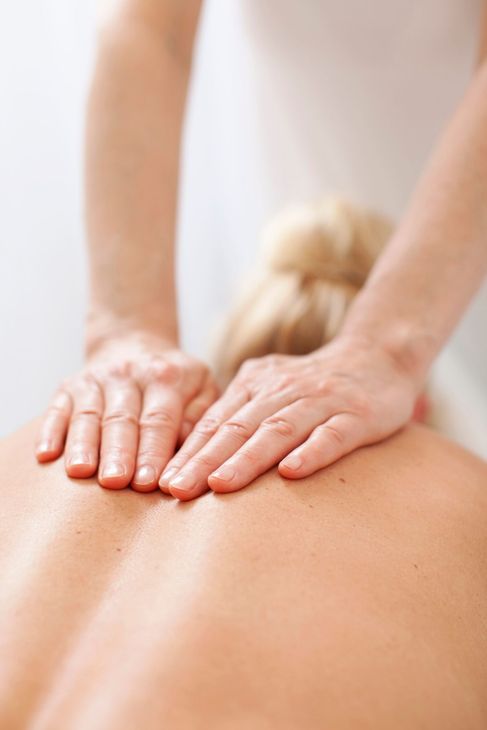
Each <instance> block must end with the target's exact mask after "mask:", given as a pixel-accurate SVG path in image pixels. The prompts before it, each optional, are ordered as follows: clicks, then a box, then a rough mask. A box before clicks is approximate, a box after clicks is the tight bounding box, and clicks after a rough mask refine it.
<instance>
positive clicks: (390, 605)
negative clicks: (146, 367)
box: [0, 423, 487, 730]
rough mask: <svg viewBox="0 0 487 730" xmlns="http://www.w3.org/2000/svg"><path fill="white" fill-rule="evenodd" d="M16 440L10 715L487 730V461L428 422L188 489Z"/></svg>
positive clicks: (1, 456)
mask: <svg viewBox="0 0 487 730" xmlns="http://www.w3.org/2000/svg"><path fill="white" fill-rule="evenodd" d="M37 428H38V424H37V423H34V424H30V425H29V426H27V427H26V428H24V429H22V431H20V432H18V433H17V434H15V435H14V436H12V437H10V438H9V439H6V440H5V441H4V442H3V443H1V444H0V465H1V466H0V475H1V478H0V492H1V494H3V497H4V498H2V499H0V571H1V576H2V601H1V603H0V636H1V637H2V640H1V641H2V650H1V654H2V661H1V665H0V675H1V676H0V725H1V726H2V727H5V728H9V730H23V729H24V728H26V727H29V728H32V730H58V729H59V730H64V729H65V728H70V730H84V729H85V728H90V730H102V729H103V730H133V728H139V727H143V728H146V729H147V730H152V729H153V730H156V729H157V730H159V728H161V727H170V728H172V729H173V730H200V729H201V730H203V729H205V730H206V728H209V727H211V728H216V730H219V729H220V728H221V729H222V730H223V729H225V728H229V727H232V728H238V730H247V729H248V730H255V728H263V729H266V730H267V728H283V730H295V728H298V727H299V728H300V729H302V730H322V728H333V730H390V728H395V729H397V730H418V728H428V730H484V728H485V727H486V726H487V632H486V631H485V620H486V616H487V581H486V580H485V575H486V573H487V533H486V530H485V525H486V524H487V489H486V486H487V465H486V464H485V462H481V461H480V460H479V459H477V458H475V457H474V456H472V455H470V454H468V453H467V452H465V451H464V450H463V449H461V448H460V447H458V446H455V445H454V444H451V443H449V442H447V441H445V440H444V439H443V438H441V437H440V436H438V435H436V434H432V433H430V432H428V431H427V430H426V429H424V428H422V427H418V426H411V427H408V428H407V429H405V430H403V431H402V432H401V433H399V434H398V435H396V436H394V437H393V438H391V439H388V440H387V441H385V442H383V443H382V444H378V445H374V446H371V447H368V448H365V449H361V450H358V451H356V452H355V453H353V454H351V455H349V456H347V457H346V458H344V459H343V460H341V461H340V462H338V463H337V464H335V465H333V466H331V467H329V468H328V469H326V470H322V471H318V472H316V473H315V474H314V475H313V476H310V477H306V478H304V479H302V480H299V481H291V480H286V479H284V478H283V477H282V476H281V475H280V474H279V472H278V471H277V470H276V469H273V470H272V471H270V472H268V473H267V474H265V475H263V476H261V477H259V478H258V479H257V480H255V481H254V482H252V484H251V485H250V486H249V487H248V489H246V490H244V491H242V492H237V493H233V494H228V495H216V494H212V493H209V494H206V495H205V496H203V497H202V498H201V499H199V500H195V501H193V502H188V503H179V502H177V501H176V500H173V499H171V498H170V497H167V496H165V495H161V494H160V493H153V494H149V495H141V494H136V493H135V492H133V491H132V490H130V489H127V490H122V491H120V492H109V491H107V490H101V489H98V488H97V486H96V481H95V480H94V479H93V478H91V479H88V480H71V481H70V480H68V479H67V477H66V475H65V471H64V467H63V464H62V462H61V461H57V462H52V463H49V464H46V465H44V466H43V467H42V468H39V467H38V466H37V465H36V464H35V461H34V459H32V457H31V453H32V445H33V440H34V434H35V431H36V429H37Z"/></svg>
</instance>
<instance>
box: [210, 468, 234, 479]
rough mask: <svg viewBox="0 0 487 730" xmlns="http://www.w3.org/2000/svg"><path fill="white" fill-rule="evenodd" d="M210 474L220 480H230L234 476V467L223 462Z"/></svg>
mask: <svg viewBox="0 0 487 730" xmlns="http://www.w3.org/2000/svg"><path fill="white" fill-rule="evenodd" d="M210 476H212V477H216V478H217V479H221V480H222V482H231V481H232V479H233V477H234V476H235V469H233V468H232V467H231V466H227V465H226V464H223V466H220V468H219V469H217V470H216V471H214V472H213V473H212V474H211V475H210Z"/></svg>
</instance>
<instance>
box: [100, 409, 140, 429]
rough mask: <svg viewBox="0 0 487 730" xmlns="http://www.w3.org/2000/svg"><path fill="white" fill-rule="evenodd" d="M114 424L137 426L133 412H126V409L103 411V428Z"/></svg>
mask: <svg viewBox="0 0 487 730" xmlns="http://www.w3.org/2000/svg"><path fill="white" fill-rule="evenodd" d="M114 424H121V425H127V424H128V425H131V426H138V425H139V422H138V419H137V418H136V417H135V416H134V415H133V413H128V412H126V411H112V412H111V413H105V414H104V416H103V423H102V425H103V428H105V427H106V426H112V425H114Z"/></svg>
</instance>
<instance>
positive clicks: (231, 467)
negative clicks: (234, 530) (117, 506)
mask: <svg viewBox="0 0 487 730" xmlns="http://www.w3.org/2000/svg"><path fill="white" fill-rule="evenodd" d="M486 38H487V18H486V22H485V24H484V28H483V29H482V41H481V44H480V47H481V51H480V60H479V65H478V68H477V70H476V72H475V75H474V77H473V79H472V81H471V83H470V85H469V88H468V90H467V92H466V94H465V97H464V99H463V100H462V102H461V104H460V105H459V108H458V110H457V112H456V113H455V115H454V116H453V118H452V120H451V122H450V124H449V125H448V126H447V129H446V130H445V132H444V135H443V136H442V138H441V139H440V141H439V143H438V145H437V147H436V149H435V151H434V153H433V156H432V159H431V161H430V162H429V164H428V165H427V167H426V171H425V173H424V175H423V177H422V179H421V180H420V182H419V184H418V188H417V190H416V192H415V194H414V196H413V199H412V202H411V205H410V208H409V210H408V211H407V213H406V215H405V217H404V220H403V221H402V223H401V225H400V227H399V229H398V231H397V233H396V234H395V236H394V237H393V239H392V240H391V241H390V243H389V245H388V247H387V249H386V251H385V252H384V254H383V256H382V257H381V259H380V260H379V262H378V264H377V265H376V267H375V269H374V271H373V272H372V274H371V276H370V278H369V281H368V283H367V284H366V286H365V288H364V290H363V292H362V293H360V294H359V295H358V296H357V298H356V300H355V301H354V303H353V304H352V306H351V308H350V311H349V313H348V316H347V319H346V321H345V324H344V327H343V329H342V331H341V333H340V335H339V336H338V337H337V338H336V339H335V340H334V341H333V342H332V343H331V344H328V345H326V346H325V347H323V348H320V349H318V350H316V351H315V352H314V353H312V354H311V355H306V356H299V357H296V356H292V357H289V356H285V355H279V356H276V355H271V356H268V357H261V358H257V359H255V360H248V361H247V362H246V363H244V365H243V367H242V368H241V369H240V371H239V372H238V373H237V375H236V376H235V378H234V380H233V381H232V382H231V383H230V385H229V387H228V388H227V391H226V393H225V394H224V395H223V397H222V398H220V400H219V401H217V402H216V403H215V404H214V405H213V406H211V407H210V408H209V409H208V411H207V413H206V414H205V415H204V416H203V418H202V419H201V420H200V422H199V423H198V424H196V427H195V429H194V431H193V433H192V434H191V435H190V437H189V438H188V439H187V441H186V442H185V443H184V444H183V446H182V448H181V449H180V451H179V452H178V453H177V454H176V455H175V456H174V457H173V458H172V460H171V461H170V462H169V464H168V467H167V469H166V471H165V472H163V474H162V477H161V480H160V484H161V485H163V486H164V487H169V489H170V491H171V493H172V494H174V496H177V497H179V498H180V499H192V498H194V497H195V496H198V495H199V494H201V493H202V492H204V491H205V490H206V489H207V488H208V485H209V486H210V487H211V489H213V490H214V491H216V492H230V491H235V490H237V489H240V488H241V487H243V486H245V485H246V484H248V483H249V482H250V481H251V480H252V479H255V478H256V477H257V476H258V475H259V474H262V473H263V472H265V471H266V470H267V469H269V468H270V467H272V466H273V465H275V464H276V463H278V464H279V470H280V472H281V473H282V474H283V476H285V477H288V478H303V477H305V476H308V475H309V474H312V473H314V472H315V471H317V470H318V469H321V468H323V467H325V466H328V465H329V464H331V463H333V462H334V461H336V460H337V459H339V458H341V457H342V456H344V455H345V454H347V453H349V452H351V451H353V450H354V449H357V448H359V447H360V446H364V445H366V444H371V443H374V442H377V441H380V440H381V439H384V438H386V437H387V436H390V435H391V434H392V433H394V432H395V431H397V430H398V429H400V428H402V427H403V426H404V425H405V424H406V423H407V422H408V420H409V419H410V418H411V415H412V413H413V409H414V404H415V401H416V398H417V397H418V395H419V393H420V391H421V388H422V385H423V381H424V378H425V375H426V373H427V371H428V369H429V367H430V365H431V363H432V361H433V359H434V357H435V356H436V354H437V353H438V352H439V350H440V349H441V347H442V346H443V345H444V343H445V342H446V340H447V338H448V336H449V334H450V333H451V331H452V330H453V328H454V326H455V324H456V323H457V322H458V320H459V318H460V316H461V315H462V313H463V311H464V310H465V308H466V306H467V304H468V302H469V301H470V300H471V298H472V296H473V294H474V292H475V291H476V289H477V287H478V286H479V284H480V282H481V281H482V278H483V277H484V276H485V273H486V271H487V205H486V201H487V42H486V41H485V39H486Z"/></svg>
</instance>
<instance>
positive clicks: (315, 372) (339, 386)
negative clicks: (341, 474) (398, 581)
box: [160, 337, 421, 500]
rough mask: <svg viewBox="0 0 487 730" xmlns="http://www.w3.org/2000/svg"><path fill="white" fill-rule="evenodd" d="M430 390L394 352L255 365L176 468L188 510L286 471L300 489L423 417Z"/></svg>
mask: <svg viewBox="0 0 487 730" xmlns="http://www.w3.org/2000/svg"><path fill="white" fill-rule="evenodd" d="M420 389H421V384H420V383H419V382H416V381H415V379H414V378H413V377H412V376H411V375H410V374H409V373H408V372H407V370H406V368H404V367H403V366H402V365H401V363H400V362H399V361H398V360H397V359H396V358H395V357H394V356H393V355H392V354H391V353H390V352H388V351H387V350H386V349H385V348H383V347H379V346H377V345H374V344H373V343H371V342H370V343H366V342H361V341H360V340H358V341H353V340H348V339H346V338H340V337H339V338H337V339H336V340H334V341H333V342H332V343H331V344H329V345H327V346H325V347H323V348H321V349H320V350H317V351H315V352H313V353H311V354H310V355H267V356H264V357H261V358H254V359H251V360H247V361H246V362H245V363H244V364H243V366H242V367H241V368H240V370H239V372H238V373H237V375H236V376H235V377H234V379H233V380H232V382H231V383H230V385H229V386H228V387H227V389H226V391H225V392H224V394H223V395H222V397H221V398H220V399H219V400H217V401H216V403H214V404H213V405H212V406H210V407H209V409H208V410H207V412H206V413H205V414H204V415H203V417H202V418H201V419H200V421H199V422H198V423H197V424H196V425H195V427H194V429H193V431H192V433H191V435H190V436H189V438H188V439H187V440H186V441H185V443H184V444H183V446H182V447H181V449H180V450H179V451H178V452H177V454H176V455H175V456H174V457H173V458H172V459H171V460H170V461H169V463H168V465H167V468H166V470H165V471H164V472H163V474H162V477H161V480H160V485H161V488H162V489H163V490H164V491H166V490H168V489H169V490H170V492H171V494H173V495H174V496H175V497H178V498H179V499H182V500H187V499H193V498H195V497H198V496H200V495H201V494H203V493H204V492H206V491H207V490H208V487H210V488H211V489H212V490H213V491H215V492H234V491H236V490H238V489H241V488H242V487H245V486H246V485H248V484H249V483H250V482H252V481H253V480H254V479H256V478H257V477H258V476H259V475H260V474H263V473H264V472H265V471H267V470H268V469H270V468H271V467H273V466H275V465H278V468H279V471H280V473H281V474H282V476H284V477H286V478H288V479H299V478H301V477H306V476H309V475H310V474H313V473H314V472H316V471H318V470H319V469H322V468H323V467H326V466H328V465H329V464H331V463H333V462H334V461H337V459H340V458H341V457H342V456H345V454H348V453H350V452H351V451H354V450H355V449H357V448H359V447H360V446H364V445H366V444H372V443H375V442H377V441H380V440H381V439H384V438H386V437H387V436H389V435H391V434H393V433H394V432H395V431H397V430H398V429H400V428H401V427H402V426H404V425H405V424H406V423H407V422H408V421H409V420H410V418H411V416H412V415H413V411H414V407H415V402H416V398H417V397H418V395H419V392H420Z"/></svg>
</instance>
